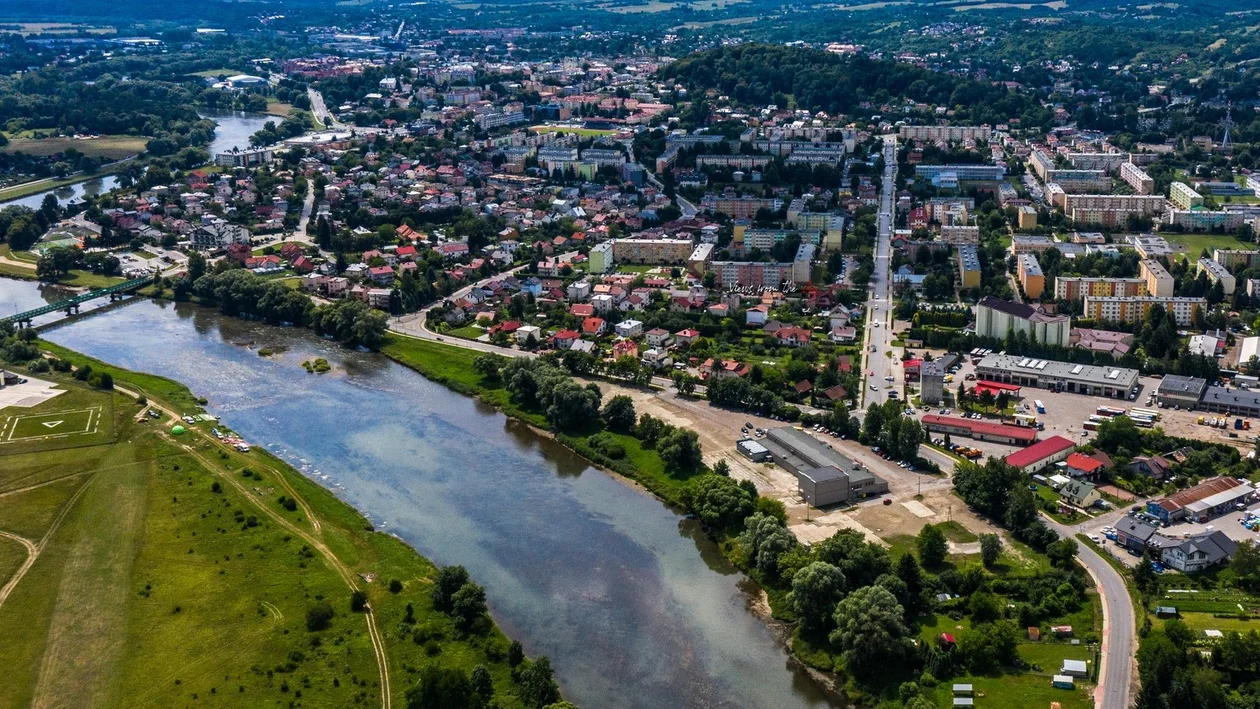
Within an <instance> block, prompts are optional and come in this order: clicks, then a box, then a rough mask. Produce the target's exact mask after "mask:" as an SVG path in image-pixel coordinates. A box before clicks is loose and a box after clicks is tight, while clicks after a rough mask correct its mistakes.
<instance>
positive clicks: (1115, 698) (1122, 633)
mask: <svg viewBox="0 0 1260 709" xmlns="http://www.w3.org/2000/svg"><path fill="white" fill-rule="evenodd" d="M1042 518H1043V519H1044V520H1045V522H1046V524H1048V525H1049V526H1050V528H1051V529H1053V530H1054V531H1056V532H1058V533H1059V535H1060V536H1062V537H1063V538H1064V539H1075V538H1076V533H1077V531H1076V530H1075V529H1074V528H1072V527H1068V526H1065V525H1062V524H1059V523H1058V522H1055V521H1054V520H1052V519H1050V518H1049V517H1046V516H1045V515H1042ZM1078 547H1079V551H1078V552H1077V555H1076V558H1077V559H1078V560H1079V561H1080V562H1081V566H1084V567H1085V571H1087V572H1088V573H1089V575H1090V577H1092V578H1093V579H1094V585H1095V586H1096V587H1097V588H1098V594H1099V596H1101V597H1102V603H1103V637H1102V667H1100V668H1099V670H1098V688H1097V689H1096V690H1094V706H1096V707H1099V709H1129V706H1130V705H1131V699H1130V692H1129V690H1130V688H1131V685H1132V683H1133V682H1134V678H1133V664H1134V654H1135V653H1136V652H1137V627H1136V625H1137V624H1136V621H1135V620H1134V610H1133V599H1132V598H1130V597H1129V590H1128V588H1126V587H1125V583H1124V578H1123V577H1122V576H1121V575H1120V572H1119V571H1117V570H1116V568H1115V567H1114V566H1112V565H1111V564H1110V563H1109V562H1108V561H1107V560H1106V559H1104V558H1103V557H1102V555H1101V554H1099V553H1098V552H1097V551H1094V549H1093V548H1092V547H1090V546H1088V545H1086V544H1080V543H1078Z"/></svg>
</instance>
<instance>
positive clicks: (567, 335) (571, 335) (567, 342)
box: [551, 330, 581, 350]
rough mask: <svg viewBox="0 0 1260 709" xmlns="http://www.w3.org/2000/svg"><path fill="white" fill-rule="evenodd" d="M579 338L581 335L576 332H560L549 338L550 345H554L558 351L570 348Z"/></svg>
mask: <svg viewBox="0 0 1260 709" xmlns="http://www.w3.org/2000/svg"><path fill="white" fill-rule="evenodd" d="M580 337H581V335H580V334H578V331H577V330H561V331H559V332H557V333H556V334H554V335H552V336H551V343H552V344H553V345H555V346H556V349H558V350H567V349H569V348H570V347H572V346H573V343H574V342H577V340H578V338H580Z"/></svg>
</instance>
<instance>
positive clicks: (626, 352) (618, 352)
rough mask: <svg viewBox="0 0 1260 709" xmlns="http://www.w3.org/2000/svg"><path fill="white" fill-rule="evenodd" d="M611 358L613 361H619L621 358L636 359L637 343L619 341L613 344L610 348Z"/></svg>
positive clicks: (637, 354) (637, 353)
mask: <svg viewBox="0 0 1260 709" xmlns="http://www.w3.org/2000/svg"><path fill="white" fill-rule="evenodd" d="M612 356H613V359H614V360H618V359H621V358H622V357H638V356H639V343H637V342H635V341H634V340H620V341H618V342H615V343H613V346H612Z"/></svg>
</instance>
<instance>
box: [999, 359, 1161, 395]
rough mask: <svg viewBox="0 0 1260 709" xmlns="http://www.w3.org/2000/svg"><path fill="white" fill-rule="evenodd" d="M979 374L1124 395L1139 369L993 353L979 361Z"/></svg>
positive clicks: (1011, 381) (1013, 381)
mask: <svg viewBox="0 0 1260 709" xmlns="http://www.w3.org/2000/svg"><path fill="white" fill-rule="evenodd" d="M976 378H977V379H980V380H982V381H990V382H1003V383H1005V384H1018V385H1020V386H1026V387H1036V388H1038V389H1053V390H1054V391H1066V392H1070V393H1073V394H1088V395H1091V396H1107V397H1112V398H1117V399H1123V398H1125V397H1126V396H1128V394H1129V392H1130V391H1133V390H1134V389H1135V388H1136V387H1137V383H1138V371H1137V370H1136V369H1126V368H1124V367H1106V366H1103V367H1098V366H1094V365H1091V364H1073V363H1071V362H1055V361H1052V360H1046V359H1036V358H1033V357H1024V356H1021V355H1008V354H991V355H988V356H987V357H985V358H984V359H982V360H980V363H979V364H977V365H976Z"/></svg>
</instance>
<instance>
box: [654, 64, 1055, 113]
mask: <svg viewBox="0 0 1260 709" xmlns="http://www.w3.org/2000/svg"><path fill="white" fill-rule="evenodd" d="M659 75H660V78H662V79H666V80H667V79H671V78H672V79H673V80H674V81H675V82H677V83H680V84H682V85H683V86H684V87H686V88H687V90H688V92H689V93H691V94H692V95H693V96H695V95H697V93H698V92H703V91H705V90H707V89H715V90H717V92H718V93H720V94H725V95H727V96H730V97H731V99H732V100H733V101H737V102H740V103H744V104H750V105H766V104H771V103H773V104H776V105H779V106H785V105H787V103H788V98H789V97H790V98H794V99H795V101H796V105H797V106H798V107H799V108H806V109H809V110H810V111H826V112H827V113H830V114H839V113H858V112H864V111H861V109H860V104H861V103H862V102H863V101H870V102H871V103H872V104H873V105H874V106H875V108H876V110H875V112H878V108H879V106H880V105H881V104H884V103H888V102H899V101H902V100H904V99H911V100H913V101H916V102H922V103H928V104H936V105H944V106H949V107H950V108H952V109H954V110H955V111H957V115H956V118H959V119H968V120H970V121H971V122H973V123H990V124H992V123H1001V122H1003V121H1006V120H1009V119H1011V118H1020V119H1021V121H1022V122H1023V124H1024V125H1025V126H1028V125H1048V123H1049V121H1050V118H1051V116H1050V114H1049V112H1048V111H1046V110H1045V109H1044V108H1042V107H1041V104H1040V102H1039V101H1038V99H1037V97H1036V96H1035V95H1033V94H1029V93H1022V92H1020V93H1017V92H1014V91H1011V90H1008V89H1006V88H1005V87H1002V86H995V85H993V84H989V83H984V82H980V81H974V80H971V79H965V78H961V77H957V76H953V75H950V74H942V73H939V72H934V71H929V70H927V69H921V68H919V67H916V66H913V65H910V64H902V63H898V62H892V61H876V60H873V59H870V58H867V57H864V56H851V55H850V56H841V55H838V54H833V53H831V52H824V51H820V50H816V49H805V48H801V47H785V46H778V45H770V44H744V45H737V46H732V47H722V48H720V49H712V50H709V51H705V52H700V53H697V54H693V55H691V56H688V57H684V58H683V59H680V60H678V61H676V62H674V63H673V64H670V65H668V66H666V67H663V68H662V69H660V71H659Z"/></svg>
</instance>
